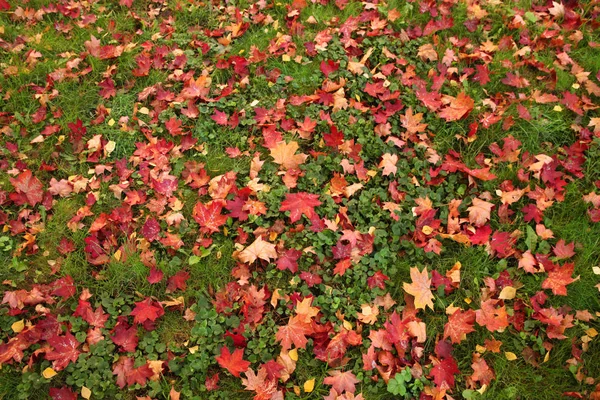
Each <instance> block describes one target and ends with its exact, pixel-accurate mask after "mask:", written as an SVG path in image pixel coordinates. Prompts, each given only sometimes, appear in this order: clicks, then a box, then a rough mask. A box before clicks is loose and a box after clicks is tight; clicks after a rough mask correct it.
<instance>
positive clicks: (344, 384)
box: [323, 370, 359, 394]
mask: <svg viewBox="0 0 600 400" xmlns="http://www.w3.org/2000/svg"><path fill="white" fill-rule="evenodd" d="M329 375H331V376H328V377H327V378H325V379H323V383H324V384H326V385H332V386H333V389H334V390H335V391H336V392H338V393H340V394H341V393H344V392H348V393H354V392H355V391H356V384H357V383H358V382H359V380H358V379H356V375H354V374H353V373H352V371H344V372H342V371H338V370H335V371H329Z"/></svg>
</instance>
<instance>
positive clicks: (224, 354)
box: [216, 346, 250, 377]
mask: <svg viewBox="0 0 600 400" xmlns="http://www.w3.org/2000/svg"><path fill="white" fill-rule="evenodd" d="M243 357H244V350H242V349H235V350H234V351H233V353H231V352H230V351H229V348H227V346H223V347H221V355H220V356H217V357H216V359H217V362H218V363H219V365H220V366H221V367H223V368H225V369H226V370H227V371H229V372H230V373H231V375H233V376H235V377H239V376H240V373H242V372H246V371H247V370H248V368H249V367H250V362H248V361H246V360H244V359H243Z"/></svg>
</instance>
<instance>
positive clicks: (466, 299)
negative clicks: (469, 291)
mask: <svg viewBox="0 0 600 400" xmlns="http://www.w3.org/2000/svg"><path fill="white" fill-rule="evenodd" d="M472 301H473V300H471V299H470V298H469V297H467V298H465V303H467V304H471V302H472Z"/></svg>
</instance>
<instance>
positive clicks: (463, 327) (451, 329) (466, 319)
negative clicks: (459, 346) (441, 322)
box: [444, 309, 475, 343]
mask: <svg viewBox="0 0 600 400" xmlns="http://www.w3.org/2000/svg"><path fill="white" fill-rule="evenodd" d="M474 323H475V311H473V310H467V311H464V312H463V311H462V310H460V309H459V310H456V311H455V312H454V313H453V314H452V315H451V316H450V317H449V318H448V322H447V323H446V325H445V326H444V339H446V338H448V337H449V338H450V340H451V341H452V343H460V342H462V341H463V340H464V339H466V337H467V334H468V333H471V332H474V331H475V328H473V324H474Z"/></svg>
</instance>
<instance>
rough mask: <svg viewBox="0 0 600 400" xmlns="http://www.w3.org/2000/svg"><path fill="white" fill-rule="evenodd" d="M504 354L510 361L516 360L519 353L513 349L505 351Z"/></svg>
mask: <svg viewBox="0 0 600 400" xmlns="http://www.w3.org/2000/svg"><path fill="white" fill-rule="evenodd" d="M504 356H505V357H506V359H507V360H508V361H514V360H516V359H517V355H516V354H515V353H513V352H511V351H505V352H504Z"/></svg>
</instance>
